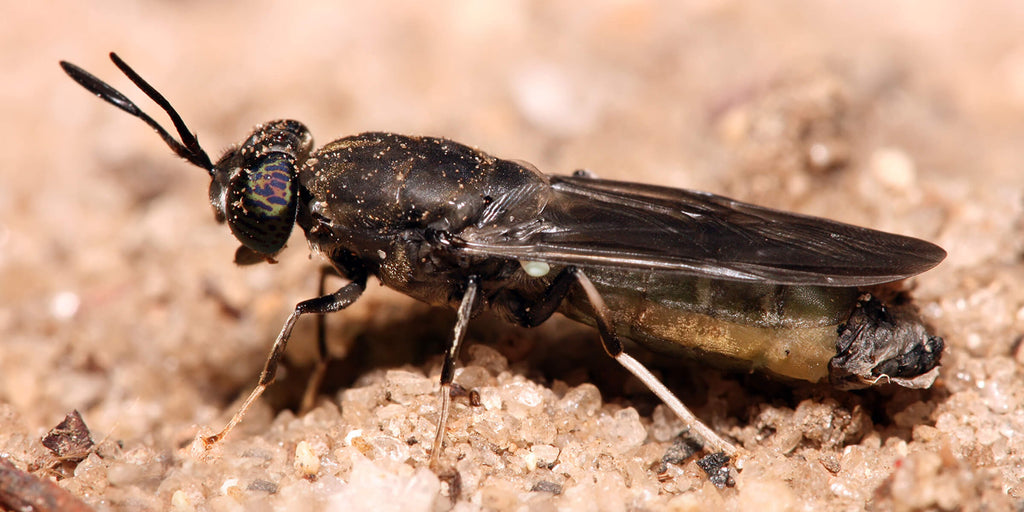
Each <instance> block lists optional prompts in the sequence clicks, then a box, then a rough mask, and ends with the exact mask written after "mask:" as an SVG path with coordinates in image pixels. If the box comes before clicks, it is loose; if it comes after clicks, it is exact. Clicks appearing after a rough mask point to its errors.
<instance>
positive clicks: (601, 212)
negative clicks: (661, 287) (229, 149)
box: [459, 176, 946, 286]
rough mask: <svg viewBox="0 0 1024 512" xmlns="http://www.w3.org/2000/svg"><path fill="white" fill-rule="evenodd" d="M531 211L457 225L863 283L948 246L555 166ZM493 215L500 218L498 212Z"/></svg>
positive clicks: (506, 253)
mask: <svg viewBox="0 0 1024 512" xmlns="http://www.w3.org/2000/svg"><path fill="white" fill-rule="evenodd" d="M550 180H551V189H550V190H549V191H547V192H548V193H549V199H548V201H547V202H546V203H545V204H544V206H543V208H542V209H541V210H540V211H539V212H538V213H537V215H536V216H535V217H534V218H528V219H523V218H519V219H507V218H504V219H499V218H500V215H498V216H497V217H499V218H495V216H494V215H491V216H490V220H491V222H487V223H486V224H485V225H480V226H476V227H474V228H471V229H467V230H465V231H464V232H463V233H460V234H459V238H460V241H461V243H460V245H461V246H462V249H463V250H465V251H466V252H468V253H472V254H480V255H491V256H501V257H508V258H515V259H519V260H521V261H543V262H548V263H553V264H560V265H577V266H580V267H583V268H586V267H587V266H601V267H612V268H623V269H632V270H637V269H641V270H654V271H664V272H678V273H683V274H689V275H694V276H703V277H712V278H720V279H729V280H738V281H756V282H767V283H775V284H786V285H823V286H867V285H872V284H879V283H885V282H890V281H896V280H899V279H903V278H907V277H910V276H913V275H916V274H919V273H921V272H924V271H925V270H928V269H930V268H932V267H934V266H935V265H937V264H938V263H939V262H940V261H942V260H943V258H945V256H946V252H945V251H944V250H942V249H941V248H940V247H938V246H936V245H934V244H931V243H929V242H925V241H923V240H919V239H916V238H911V237H906V236H901V235H894V234H890V233H884V232H881V231H876V230H872V229H866V228H861V227H857V226H852V225H849V224H843V223H840V222H834V221H830V220H826V219H821V218H816V217H809V216H805V215H799V214H795V213H787V212H782V211H779V210H773V209H770V208H764V207H760V206H755V205H752V204H747V203H742V202H739V201H734V200H732V199H728V198H725V197H721V196H717V195H714V194H708V193H704V192H697V191H691V190H681V189H673V188H666V187H658V186H653V185H642V184H636V183H628V182H617V181H608V180H599V179H593V178H586V177H568V176H551V177H550ZM495 221H496V222H495Z"/></svg>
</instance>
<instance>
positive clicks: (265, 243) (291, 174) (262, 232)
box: [227, 152, 298, 256]
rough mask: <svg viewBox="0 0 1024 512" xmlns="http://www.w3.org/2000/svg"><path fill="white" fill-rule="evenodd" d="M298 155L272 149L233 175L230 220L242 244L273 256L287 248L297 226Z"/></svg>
mask: <svg viewBox="0 0 1024 512" xmlns="http://www.w3.org/2000/svg"><path fill="white" fill-rule="evenodd" d="M297 190H298V176H297V173H296V172H295V157H293V156H291V155H288V154H286V153H281V152H271V153H267V154H265V155H262V156H260V157H259V158H257V159H256V161H255V163H254V165H252V166H247V167H245V168H243V169H242V170H241V171H240V172H238V173H237V174H235V175H234V176H232V178H231V183H230V184H229V185H228V197H227V220H228V225H229V226H230V227H231V232H232V233H233V234H234V235H235V238H237V239H238V241H239V242H242V245H244V246H245V247H248V248H249V249H252V250H253V251H255V252H257V253H260V254H265V255H267V256H272V255H273V254H275V253H277V252H278V251H280V250H281V248H283V247H284V244H285V242H287V241H288V236H289V235H290V234H291V232H292V226H294V225H295V214H296V211H297V204H298V195H297Z"/></svg>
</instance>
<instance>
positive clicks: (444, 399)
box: [430, 276, 480, 471]
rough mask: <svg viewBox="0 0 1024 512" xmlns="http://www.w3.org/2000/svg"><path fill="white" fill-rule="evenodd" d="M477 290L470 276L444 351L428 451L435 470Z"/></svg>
mask: <svg viewBox="0 0 1024 512" xmlns="http://www.w3.org/2000/svg"><path fill="white" fill-rule="evenodd" d="M479 290H480V279H479V278H478V277H476V276H473V277H470V278H469V283H468V284H467V285H466V292H465V293H463V294H462V302H461V303H459V311H458V313H457V318H456V320H455V332H454V333H453V334H452V342H451V344H450V345H448V350H447V351H446V352H445V353H444V363H442V365H441V416H440V418H438V420H437V433H436V434H435V435H434V447H433V449H432V450H431V451H430V467H431V468H432V469H434V470H435V471H436V470H438V469H439V468H438V460H439V458H440V457H441V448H442V446H443V445H444V433H445V427H446V425H447V424H448V409H449V408H450V407H451V401H452V380H454V378H455V362H456V361H457V360H458V358H459V349H460V348H462V339H463V338H465V336H466V327H467V326H468V325H469V319H470V318H472V316H473V307H474V306H475V303H476V296H477V292H478V291H479Z"/></svg>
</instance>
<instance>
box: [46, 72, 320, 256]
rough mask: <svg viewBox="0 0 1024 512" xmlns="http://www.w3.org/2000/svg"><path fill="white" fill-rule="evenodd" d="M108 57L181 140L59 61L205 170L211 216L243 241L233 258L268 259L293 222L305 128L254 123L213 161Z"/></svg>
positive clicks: (306, 147) (161, 101)
mask: <svg viewBox="0 0 1024 512" xmlns="http://www.w3.org/2000/svg"><path fill="white" fill-rule="evenodd" d="M110 59H111V60H112V61H114V64H115V65H116V66H117V67H118V69H120V70H121V72H122V73H124V74H125V75H126V76H127V77H128V78H129V79H130V80H131V81H132V82H133V83H134V84H135V85H136V86H138V87H139V89H141V90H142V91H143V92H145V93H146V95H147V96H149V97H150V99H152V100H153V101H154V102H156V103H157V104H158V105H160V107H161V108H163V110H164V111H165V112H166V113H167V115H168V116H170V118H171V121H172V122H173V123H174V127H175V129H176V130H177V132H178V136H179V137H181V141H178V140H177V139H175V138H174V137H173V136H172V135H171V134H170V133H169V132H168V131H167V130H166V129H164V128H163V127H162V126H160V124H159V123H157V122H156V121H155V120H153V118H152V117H150V116H149V115H147V114H146V113H145V112H143V111H142V110H141V109H140V108H139V107H138V106H137V105H136V104H135V103H133V102H132V101H131V100H129V99H128V97H126V96H125V95H124V94H122V93H121V92H120V91H118V90H116V89H114V88H113V87H111V86H110V85H108V84H107V83H105V82H103V81H102V80H100V79H99V78H96V77H95V76H93V75H91V74H90V73H88V72H87V71H85V70H83V69H82V68H79V67H78V66H75V65H74V64H71V63H69V62H63V61H62V62H61V63H60V65H61V68H63V69H64V72H65V73H67V74H68V76H70V77H71V78H72V79H73V80H74V81H75V82H78V84H79V85H81V86H82V87H84V88H85V89H87V90H88V91H90V92H92V93H93V94H95V95H97V96H99V97H100V98H101V99H103V100H104V101H106V102H108V103H110V104H111V105H114V106H115V107H117V108H119V109H121V110H123V111H125V112H127V113H129V114H131V115H132V116H135V117H138V118H139V119H142V120H143V121H145V122H146V124H148V125H149V126H150V127H151V128H153V129H154V130H156V132H157V134H158V135H160V137H161V138H163V140H164V142H165V143H166V144H167V146H168V147H170V148H171V150H172V151H174V152H175V153H176V154H177V155H178V156H180V157H182V158H184V159H185V160H188V161H189V162H191V163H192V164H193V165H195V166H197V167H202V168H203V169H205V170H206V171H207V172H208V173H209V174H210V178H211V182H210V202H211V204H212V205H213V210H214V216H215V217H216V218H217V220H218V221H219V222H227V224H228V226H229V227H230V228H231V233H232V234H234V235H235V238H237V239H238V241H239V242H241V244H242V245H241V247H239V248H238V251H237V252H236V253H235V262H237V263H239V264H250V263H258V262H260V261H273V257H274V255H275V254H277V253H278V252H279V251H280V250H281V249H283V248H284V245H285V242H287V241H288V236H289V235H290V234H291V230H292V226H294V225H295V219H296V215H297V212H298V203H299V192H298V169H299V167H300V166H301V165H302V163H303V162H304V161H305V160H306V158H307V157H308V156H309V152H310V150H311V149H312V147H313V137H312V135H311V134H310V132H309V130H308V129H307V128H306V127H305V126H303V125H302V123H299V122H298V121H291V120H280V121H273V122H270V123H267V124H265V125H261V126H258V127H256V129H255V130H254V131H253V133H252V134H251V135H250V136H249V137H248V138H247V139H246V140H245V141H244V142H243V143H242V144H240V145H238V146H236V147H233V148H231V149H230V150H228V152H227V153H225V154H224V156H222V157H221V158H220V159H219V160H218V161H217V163H216V164H214V163H213V162H212V161H211V160H210V157H209V156H208V155H207V154H206V151H204V150H203V148H202V147H200V145H199V141H198V139H196V136H195V135H193V134H192V132H191V131H190V130H189V129H188V127H187V126H186V125H185V122H184V121H183V120H182V119H181V116H180V115H178V113H177V112H176V111H175V110H174V108H173V107H171V105H170V102H168V101H167V100H166V99H165V98H164V97H163V96H162V95H161V94H160V93H159V92H157V91H156V89H154V88H153V87H152V86H151V85H149V84H148V83H147V82H146V81H145V80H143V79H142V77H141V76H139V75H138V73H136V72H135V71H134V70H133V69H132V68H131V67H129V66H128V64H126V63H125V62H124V61H123V60H121V59H120V58H119V57H118V56H117V55H116V54H113V53H111V54H110Z"/></svg>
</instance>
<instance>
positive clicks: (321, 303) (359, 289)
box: [202, 276, 366, 449]
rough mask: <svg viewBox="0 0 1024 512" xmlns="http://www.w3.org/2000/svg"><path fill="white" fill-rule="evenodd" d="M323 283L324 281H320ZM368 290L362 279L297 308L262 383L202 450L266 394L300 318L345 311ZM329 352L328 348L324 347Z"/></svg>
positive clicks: (205, 440) (276, 345) (262, 375)
mask: <svg viewBox="0 0 1024 512" xmlns="http://www.w3.org/2000/svg"><path fill="white" fill-rule="evenodd" d="M321 279H322V278H321ZM365 289H366V277H365V276H360V278H358V279H356V280H353V281H352V282H351V283H349V284H347V285H345V286H344V287H342V288H341V289H340V290H338V291H336V292H334V293H332V294H330V295H323V296H320V297H317V298H315V299H309V300H304V301H302V302H300V303H298V304H296V306H295V310H294V311H292V314H291V315H290V316H289V317H288V320H286V321H285V323H284V326H283V327H282V328H281V332H280V334H278V335H277V339H276V340H274V346H273V347H272V348H271V349H270V354H269V355H268V356H267V362H266V364H265V365H264V367H263V372H262V373H260V380H259V383H257V384H256V388H255V389H253V390H252V393H249V397H248V398H246V399H245V402H244V403H242V407H240V408H239V409H238V412H236V413H235V415H234V416H232V417H231V421H229V422H228V424H227V426H225V427H224V429H223V430H221V431H220V432H218V433H216V434H214V435H212V436H210V437H204V438H202V443H203V448H205V449H209V448H211V447H212V446H213V445H214V444H216V443H217V442H218V441H220V440H221V439H223V438H224V436H226V435H227V434H228V432H230V431H231V429H233V428H234V427H235V425H237V424H238V422H239V421H242V417H243V416H245V412H246V411H248V410H249V407H251V406H252V404H253V403H254V402H255V401H256V399H257V398H259V397H260V395H262V394H263V391H264V390H266V389H267V386H269V385H270V383H271V382H273V381H274V374H275V373H277V364H278V362H279V361H280V359H281V354H283V353H284V349H285V347H286V346H287V345H288V339H289V338H291V335H292V328H293V327H295V321H296V320H298V319H299V317H300V316H302V315H304V314H306V313H319V314H321V315H322V314H325V313H333V312H335V311H340V310H342V309H345V308H346V307H348V306H349V305H351V304H352V303H353V302H355V301H356V299H358V298H359V296H360V295H362V293H363V290H365ZM325 349H326V346H325Z"/></svg>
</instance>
